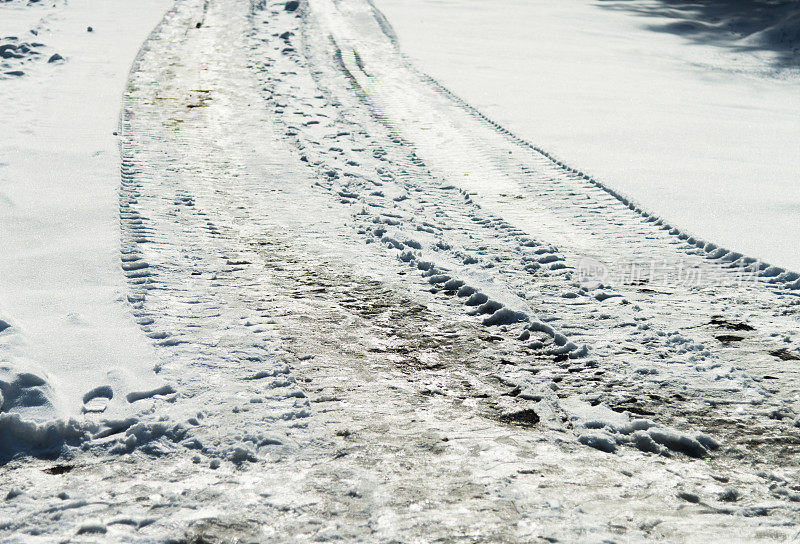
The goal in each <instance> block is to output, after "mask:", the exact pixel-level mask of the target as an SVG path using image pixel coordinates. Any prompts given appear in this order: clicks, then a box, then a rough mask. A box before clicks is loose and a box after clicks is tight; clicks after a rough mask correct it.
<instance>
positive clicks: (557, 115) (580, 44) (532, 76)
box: [375, 0, 800, 270]
mask: <svg viewBox="0 0 800 544" xmlns="http://www.w3.org/2000/svg"><path fill="white" fill-rule="evenodd" d="M375 4H376V6H377V7H378V8H380V9H381V11H382V12H383V13H384V14H385V15H386V16H387V18H388V19H389V21H390V23H391V25H392V27H393V28H394V31H395V32H396V33H397V35H398V38H399V41H400V46H401V48H402V50H403V51H404V52H405V53H407V54H408V55H409V56H410V57H411V59H413V61H414V63H415V64H416V65H417V66H418V67H419V68H420V69H422V70H424V71H425V72H427V73H429V74H430V75H432V76H434V77H435V78H437V79H438V80H439V81H440V82H441V83H443V84H444V85H445V86H447V87H448V88H449V89H450V90H451V91H453V92H455V93H456V94H457V95H459V96H460V97H462V98H464V99H465V100H467V101H468V102H470V103H471V104H472V105H474V106H476V107H477V108H478V109H479V110H481V111H482V112H483V113H485V114H487V115H488V116H489V117H491V118H492V119H494V120H495V121H498V122H499V123H500V124H502V125H503V126H505V127H506V128H508V129H510V130H512V131H514V132H515V133H517V134H519V135H520V136H521V137H523V138H525V139H527V140H529V141H532V142H533V143H535V144H538V145H540V146H542V147H543V148H545V149H547V150H549V151H550V152H552V153H553V154H554V155H556V156H558V157H560V158H561V159H563V160H565V161H566V162H567V163H569V164H570V165H572V166H574V167H577V168H580V169H582V170H584V171H586V172H590V173H591V174H592V175H595V176H597V177H598V179H600V180H602V181H603V182H605V183H607V184H609V185H610V186H612V187H613V188H615V189H617V190H619V191H621V192H623V193H625V194H627V195H629V196H630V197H631V198H633V199H634V200H635V201H637V202H639V203H640V204H641V205H643V206H644V207H645V208H647V209H648V210H650V211H653V212H655V213H657V214H659V215H660V216H662V217H665V218H667V219H669V220H670V221H674V222H675V223H676V224H677V225H679V226H681V227H683V228H684V229H687V230H688V231H690V232H692V233H694V234H698V235H702V236H704V237H708V238H710V239H712V240H714V241H716V242H717V243H720V244H723V245H725V246H726V247H730V248H732V249H736V250H737V251H741V252H743V253H746V254H748V255H751V256H753V257H757V258H760V259H763V260H765V261H767V262H770V263H772V264H776V265H780V266H784V267H789V268H790V269H792V270H800V251H798V250H797V248H798V247H800V228H798V227H800V219H798V218H799V217H800V187H798V183H797V179H798V172H800V65H799V64H798V60H797V59H798V54H797V51H798V48H800V38H798V35H800V30H798V29H799V28H800V22H798V21H800V8H798V7H797V3H796V2H758V1H756V2H727V1H720V2H669V1H660V0H620V1H613V0H575V1H569V2H564V1H559V0H545V1H536V2H530V1H527V0H510V1H507V2H484V1H479V0H452V1H446V2H429V1H426V0H376V2H375ZM764 6H766V7H767V8H769V9H765V8H764ZM759 7H762V9H761V10H759V9H758V8H759Z"/></svg>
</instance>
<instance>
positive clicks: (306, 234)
mask: <svg viewBox="0 0 800 544" xmlns="http://www.w3.org/2000/svg"><path fill="white" fill-rule="evenodd" d="M112 5H113V4H112ZM119 5H121V3H120V4H119ZM159 6H160V7H159ZM53 9H55V10H56V16H58V13H59V12H58V10H57V9H56V8H53ZM63 9H64V10H66V11H64V13H67V14H68V13H74V12H70V11H69V10H70V9H71V8H69V7H64V8H63ZM159 9H166V6H164V5H163V4H156V3H154V4H153V6H152V9H151V10H150V11H151V12H152V13H155V12H157V11H159ZM60 16H61V17H65V18H68V17H70V15H63V14H62V15H60ZM154 18H157V17H154ZM142 38H143V36H142ZM124 56H125V54H124V53H119V58H123V57H124ZM128 60H130V59H128ZM70 62H71V60H70V59H68V60H67V63H66V64H65V65H64V66H63V69H64V70H67V69H69V68H70V64H69V63H70ZM31 64H32V65H33V61H32V63H31ZM36 66H37V68H36V69H42V68H48V67H47V66H45V65H44V64H41V65H36ZM11 77H12V78H17V79H10V80H9V81H12V82H14V84H18V85H24V84H25V82H26V81H27V82H31V79H28V80H26V79H19V77H20V76H11ZM30 77H31V78H33V77H35V76H30ZM1 83H2V85H6V84H7V82H6V81H3V82H1ZM30 84H31V85H33V84H34V83H30ZM3 92H7V91H3ZM4 96H8V95H4ZM31 111H35V108H33V107H32V110H31ZM32 115H33V113H32ZM9 123H12V124H13V123H21V121H19V120H14V119H11V120H9ZM14 126H18V127H20V130H22V125H14ZM118 136H119V143H120V152H119V164H120V165H121V166H120V174H119V177H117V176H111V177H109V178H107V179H104V178H98V180H101V181H103V183H102V184H101V186H102V188H103V190H107V189H108V188H109V187H112V188H113V187H119V188H120V190H119V195H118V196H119V199H118V203H117V202H115V203H114V205H115V206H116V205H117V204H118V210H119V212H118V213H119V220H120V227H121V239H120V245H119V247H120V250H121V253H120V260H119V261H118V263H117V265H116V268H117V271H118V272H117V274H116V275H114V274H112V273H110V272H109V271H108V270H106V269H105V268H102V266H103V265H102V263H101V265H98V268H99V269H101V270H105V271H106V276H104V277H105V281H107V282H109V283H111V284H112V285H113V282H114V281H115V279H114V278H124V279H122V280H121V281H122V282H124V285H118V286H117V287H118V289H119V293H120V297H119V300H117V301H112V302H108V303H107V304H105V305H104V306H101V307H102V308H104V309H105V310H104V311H107V313H108V316H107V317H105V318H102V319H108V320H112V319H114V320H119V321H120V322H122V323H129V324H131V327H129V328H124V334H126V335H129V336H127V337H125V338H123V337H120V338H118V339H117V340H115V343H116V345H117V347H118V350H119V351H118V352H120V353H127V354H132V356H131V357H130V358H131V359H132V360H133V362H131V363H130V364H129V363H127V362H126V361H125V360H109V361H108V364H107V366H106V367H103V366H102V365H98V364H94V365H92V366H91V369H94V370H92V371H86V372H83V371H78V372H77V374H76V371H75V370H74V368H72V367H71V366H69V365H65V364H62V362H61V361H60V360H59V359H58V358H54V357H46V356H44V355H41V354H40V352H38V351H37V348H36V347H35V344H36V342H41V343H46V344H47V345H49V346H52V345H53V344H54V343H55V342H57V341H58V340H59V338H60V335H64V334H69V332H70V331H69V330H67V331H62V330H60V329H55V330H54V333H53V337H52V338H50V339H47V338H46V337H45V335H44V334H42V333H39V332H37V328H36V324H38V323H40V322H39V321H37V320H35V319H33V318H27V317H26V318H25V319H23V317H25V316H21V314H22V313H23V312H25V311H26V308H27V311H30V308H32V307H36V303H35V302H33V303H30V302H29V306H26V305H25V301H26V300H29V299H27V298H26V297H29V296H30V291H31V290H32V289H33V287H32V285H30V284H26V283H24V282H23V279H24V280H25V281H27V282H35V281H36V280H35V279H32V278H27V277H26V276H25V275H24V274H20V275H19V276H20V278H21V279H19V280H17V281H18V283H14V282H12V281H10V280H8V279H6V277H4V278H3V280H2V284H0V286H1V287H2V289H3V291H2V292H0V295H1V296H2V297H3V300H4V301H5V300H10V301H11V303H10V304H9V303H6V304H5V305H4V306H2V307H0V311H2V312H5V313H4V314H3V315H0V319H2V320H3V321H2V322H0V327H2V328H3V329H4V330H3V331H2V332H0V342H2V343H0V349H2V351H0V354H2V358H3V361H4V362H3V363H2V367H0V369H2V372H3V374H2V377H0V380H1V381H0V386H2V395H3V404H2V406H3V413H2V414H0V437H2V439H3V441H2V443H0V453H2V455H3V462H4V463H5V464H4V465H3V466H2V468H0V471H2V472H0V473H2V476H3V479H2V482H3V489H4V493H5V495H4V498H5V501H4V502H3V503H2V504H3V508H2V510H0V531H2V534H3V538H4V540H7V541H9V542H32V541H43V542H49V541H53V540H69V539H73V540H76V541H109V542H118V541H123V542H154V541H156V542H162V541H163V542H233V541H241V542H251V541H252V542H262V541H264V542H270V541H274V542H283V541H327V540H343V541H363V542H376V541H378V542H389V541H399V542H433V541H445V542H450V541H452V542H456V541H467V542H486V541H492V542H532V541H533V542H535V541H543V542H544V541H548V542H554V541H564V542H601V541H613V542H640V541H647V540H652V541H671V542H696V541H698V540H701V539H702V540H703V541H708V542H757V541H762V542H776V541H791V540H792V539H794V538H796V537H797V522H798V517H800V516H799V515H798V509H800V507H799V506H798V505H799V504H800V486H799V485H798V483H797V482H798V475H799V474H798V473H799V472H800V471H798V465H797V455H798V448H800V428H798V427H797V425H796V422H797V421H798V419H797V418H798V413H800V403H798V398H797V395H798V391H799V390H800V380H798V373H797V371H796V366H795V365H796V364H797V361H798V360H800V337H798V314H799V313H800V298H798V295H799V294H800V276H798V275H797V274H795V273H794V272H791V271H787V270H784V269H781V268H777V267H771V266H768V265H766V264H763V263H761V262H759V261H756V260H755V259H751V258H749V257H747V256H743V255H741V254H739V253H736V252H735V251H733V250H728V249H724V248H721V247H717V246H716V245H715V244H713V243H712V242H708V241H706V240H699V239H696V238H694V237H689V236H688V235H686V234H684V233H682V232H681V231H680V230H678V229H676V228H673V227H672V226H670V225H668V224H666V222H665V221H663V220H661V219H658V218H657V217H654V216H651V215H648V214H647V213H646V212H643V211H641V210H639V209H638V208H637V206H636V205H635V204H633V203H631V202H629V201H627V199H626V198H625V197H623V196H620V195H618V194H617V193H616V192H615V191H614V190H613V189H612V188H609V187H607V186H606V185H605V184H604V183H603V180H595V179H593V178H591V177H590V176H588V175H586V174H584V173H582V172H579V171H576V170H574V169H573V168H571V167H570V166H568V165H566V164H562V163H561V162H560V161H558V160H555V159H551V158H550V155H549V153H548V152H547V151H546V150H543V149H539V148H538V147H535V146H533V145H532V144H529V143H528V142H526V141H524V140H522V139H521V138H519V137H517V136H514V135H513V134H511V133H509V131H508V130H507V129H505V128H503V127H502V126H500V125H498V124H497V123H495V122H494V121H491V120H489V119H487V118H486V117H484V116H483V115H482V114H481V113H480V112H478V111H477V110H475V109H473V108H472V107H471V106H470V105H469V104H468V103H466V102H464V101H463V100H461V99H460V98H458V97H456V96H455V95H453V94H451V93H450V92H449V91H448V90H447V89H445V88H444V87H442V86H441V85H440V84H439V83H437V82H436V81H435V80H433V79H431V78H430V77H428V76H426V75H424V74H422V73H421V72H419V71H418V70H417V69H416V68H415V67H414V66H412V65H411V64H409V63H408V61H407V60H406V58H405V57H404V56H403V55H402V53H401V52H400V51H399V50H398V49H397V46H396V43H395V41H394V40H393V38H392V33H391V31H390V27H389V26H388V23H387V22H386V20H385V19H384V18H383V17H382V15H381V14H380V13H379V12H377V11H376V10H375V9H374V8H373V7H372V5H371V4H370V3H369V2H368V1H366V0H340V1H338V2H336V1H333V0H309V1H308V2H303V3H302V4H300V5H298V4H297V3H296V2H284V1H280V2H274V1H266V0H253V1H252V2H245V1H241V0H178V1H176V2H175V3H174V5H173V6H172V7H171V8H170V9H169V11H168V12H167V14H166V15H165V16H164V18H163V20H162V21H161V22H160V23H159V24H158V26H157V27H156V28H155V30H154V31H153V33H152V34H151V35H150V37H149V38H148V39H147V40H146V41H145V42H144V44H143V45H142V48H141V50H140V52H139V54H138V55H137V57H136V59H135V61H134V63H133V68H132V69H131V71H130V75H129V79H128V83H127V87H126V89H125V92H124V98H123V103H122V113H121V117H120V126H119V130H118ZM4 143H5V142H4ZM9 147H13V146H9ZM4 149H5V148H4ZM4 160H6V159H5V157H4ZM23 161H24V159H23V158H14V157H12V158H10V159H8V160H7V162H8V163H9V166H8V168H15V169H16V170H15V172H17V175H22V173H23V172H25V171H26V169H27V166H26V165H25V164H26V163H24V162H23ZM0 175H2V176H3V178H2V179H3V183H4V185H3V186H2V187H0V190H2V189H3V188H6V187H7V185H6V184H10V183H12V182H11V180H12V177H11V176H9V175H8V174H7V173H6V172H4V171H3V170H0ZM120 177H121V185H120ZM11 187H12V188H13V186H11ZM12 197H13V195H12ZM15 198H17V199H19V198H20V197H19V196H16V197H15ZM106 204H107V203H106ZM97 206H98V209H99V210H100V211H98V212H97V213H104V212H105V211H107V209H108V208H109V206H107V205H104V204H103V202H101V203H99V204H98V205H97ZM104 206H105V207H104ZM9 213H10V212H9ZM20 213H22V212H20ZM61 213H63V214H71V213H76V212H75V211H74V210H73V209H72V208H67V209H65V210H63V211H62V212H61ZM30 214H31V215H35V210H34V211H32V212H30ZM28 220H29V221H32V220H33V219H32V218H31V217H28ZM8 221H11V220H10V219H9V220H8ZM24 222H25V220H24V219H23V218H17V223H18V224H22V223H24ZM12 226H13V225H12ZM98 228H100V227H98ZM105 234H107V233H105ZM105 234H104V235H102V236H105ZM2 235H3V236H4V237H5V238H4V240H3V241H4V243H5V242H6V240H8V241H9V242H8V243H12V242H13V243H16V244H20V245H21V244H24V243H25V241H24V240H23V239H22V238H21V237H20V236H22V235H19V234H15V231H13V230H11V228H10V226H8V225H7V226H4V230H3V234H2ZM4 247H5V246H4ZM9 247H11V246H9ZM103 247H105V248H106V249H107V248H108V245H105V246H103ZM42 255H45V257H43V258H47V259H51V260H53V261H54V262H58V261H57V259H58V258H59V256H58V253H57V252H50V253H48V252H46V251H44V250H42ZM73 258H74V259H77V261H76V260H73V261H72V262H80V259H79V258H75V257H74V256H73ZM6 260H7V259H5V256H4V261H6ZM20 260H24V259H22V258H20ZM8 261H9V262H10V260H8ZM4 265H6V263H5V262H4ZM6 266H7V267H8V269H9V270H15V269H14V267H13V266H12V265H10V264H8V265H6ZM42 283H47V282H42ZM15 290H16V291H15ZM15 293H16V295H17V296H16V297H15V296H14V294H15ZM74 298H75V299H79V298H80V297H77V296H76V297H74ZM65 304H66V303H65ZM71 304H77V302H75V300H73V301H72V302H71ZM93 307H94V306H93ZM50 312H51V313H53V314H56V315H61V314H60V313H59V312H62V313H66V312H67V309H64V310H60V309H59V310H50ZM18 316H20V317H18ZM110 322H112V323H113V322H114V321H110ZM28 323H34V324H33V325H27V324H28ZM133 324H135V325H136V326H137V327H138V330H137V329H134V328H133ZM39 326H41V325H39ZM85 328H86V329H87V330H89V331H92V330H95V331H96V330H102V327H94V328H93V327H92V326H90V325H85ZM28 331H33V332H28ZM128 338H130V339H128ZM83 345H84V348H85V350H86V352H87V353H88V354H90V355H93V356H96V355H97V353H98V352H97V351H95V345H94V344H93V343H91V342H86V343H85V344H83ZM128 348H129V350H128ZM34 365H35V366H34ZM145 367H146V370H145ZM103 368H105V370H107V371H110V372H112V373H111V374H107V375H104V374H103V372H101V370H102V369H103ZM34 369H35V370H34ZM125 369H129V370H131V374H132V376H131V377H129V378H127V379H118V380H115V379H112V378H114V377H115V376H117V375H118V374H119V373H122V371H123V370H125ZM139 380H141V381H142V382H146V383H139ZM26 452H27V453H36V454H37V455H38V457H37V458H32V457H29V456H25V455H24V454H25V453H26ZM58 453H60V454H61V455H60V457H58V458H50V459H48V458H47V454H53V455H54V454H58Z"/></svg>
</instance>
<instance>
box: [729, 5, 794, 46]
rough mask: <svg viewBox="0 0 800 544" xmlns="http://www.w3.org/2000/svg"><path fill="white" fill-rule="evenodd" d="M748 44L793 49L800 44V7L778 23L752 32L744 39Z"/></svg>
mask: <svg viewBox="0 0 800 544" xmlns="http://www.w3.org/2000/svg"><path fill="white" fill-rule="evenodd" d="M741 42H742V43H743V44H746V45H760V46H765V47H771V48H774V49H791V48H794V47H797V46H799V45H800V8H798V9H795V10H793V11H791V12H789V13H788V14H787V15H786V16H785V17H783V18H782V19H781V20H779V21H778V22H777V23H775V24H773V25H771V26H768V27H767V28H765V29H763V30H760V31H758V32H754V33H753V34H750V35H749V36H747V37H746V38H744V39H743V40H741Z"/></svg>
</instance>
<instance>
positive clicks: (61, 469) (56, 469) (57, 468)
mask: <svg viewBox="0 0 800 544" xmlns="http://www.w3.org/2000/svg"><path fill="white" fill-rule="evenodd" d="M74 468H75V466H74V465H63V464H62V465H53V466H52V467H50V468H46V469H44V471H43V472H44V473H45V474H50V475H52V476H58V475H60V474H66V473H67V472H72V469H74Z"/></svg>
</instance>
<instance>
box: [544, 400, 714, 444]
mask: <svg viewBox="0 0 800 544" xmlns="http://www.w3.org/2000/svg"><path fill="white" fill-rule="evenodd" d="M558 404H559V407H560V408H561V409H562V410H563V411H564V413H565V414H567V417H569V419H570V421H571V422H572V425H573V428H574V429H575V432H576V433H577V435H578V442H580V443H581V444H584V445H586V446H589V447H592V448H595V449H598V450H600V451H604V452H606V453H614V452H615V451H616V450H617V448H618V447H619V446H622V445H629V446H633V447H634V448H636V449H638V450H640V451H643V452H647V453H657V454H659V455H669V454H670V452H676V453H682V454H684V455H688V456H689V457H705V456H706V455H707V454H708V453H709V452H710V451H714V450H716V449H718V448H719V446H720V444H719V442H717V441H716V440H714V439H713V438H711V437H710V436H708V435H706V434H703V433H698V432H694V433H686V432H682V431H679V430H676V429H673V428H670V427H661V426H659V425H656V424H655V423H653V422H652V421H650V420H648V419H631V418H630V416H629V415H628V414H627V413H619V412H615V411H613V410H611V409H610V408H608V407H607V406H603V405H602V404H598V405H596V406H592V405H591V404H589V403H587V402H584V401H582V400H580V399H578V398H576V397H569V398H567V399H563V400H560V401H559V403H558Z"/></svg>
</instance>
